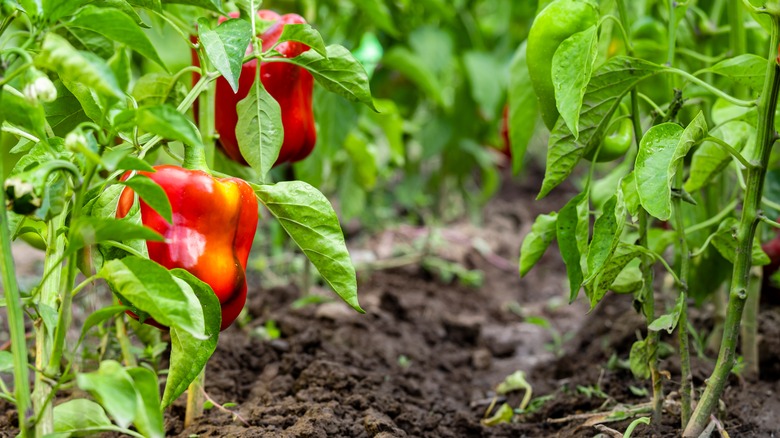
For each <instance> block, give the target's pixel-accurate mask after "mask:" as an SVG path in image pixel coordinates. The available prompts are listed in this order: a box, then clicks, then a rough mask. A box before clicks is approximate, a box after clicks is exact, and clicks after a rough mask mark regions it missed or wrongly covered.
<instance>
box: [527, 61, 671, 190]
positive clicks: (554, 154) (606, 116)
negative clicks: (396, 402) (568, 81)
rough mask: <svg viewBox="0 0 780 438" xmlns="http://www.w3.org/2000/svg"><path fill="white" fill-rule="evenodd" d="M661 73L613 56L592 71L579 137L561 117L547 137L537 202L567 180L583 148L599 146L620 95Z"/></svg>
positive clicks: (655, 67) (660, 69) (651, 66)
mask: <svg viewBox="0 0 780 438" xmlns="http://www.w3.org/2000/svg"><path fill="white" fill-rule="evenodd" d="M661 72H663V67H661V66H659V65H656V64H653V63H651V62H647V61H643V60H640V59H634V58H629V57H625V56H616V57H614V58H612V59H610V60H609V61H607V62H606V63H605V64H604V65H602V66H601V67H600V68H599V69H598V70H596V71H595V72H593V75H592V76H591V79H590V82H589V83H588V88H587V89H586V91H585V96H584V97H583V101H582V110H581V111H580V120H579V126H580V130H579V137H578V138H576V139H575V136H574V134H573V133H572V132H571V131H570V130H569V129H568V127H567V126H566V122H565V121H564V120H563V118H559V120H558V121H557V122H556V123H555V127H554V128H553V130H552V133H551V134H550V141H549V144H548V147H547V167H546V169H545V174H544V181H543V183H542V189H541V190H540V191H539V195H538V196H537V199H541V198H543V197H545V196H547V194H548V193H550V191H551V190H552V189H554V188H555V187H557V186H558V185H559V184H560V183H562V182H563V181H564V180H566V178H568V177H569V175H570V174H571V172H572V170H574V167H575V166H576V165H577V163H578V162H579V161H580V158H582V156H583V154H584V153H585V150H586V149H588V148H594V147H598V145H599V143H601V140H602V138H603V137H604V132H605V131H606V129H607V127H608V125H609V121H610V119H611V118H612V114H613V113H614V112H615V110H616V109H617V108H618V106H619V105H620V100H621V99H622V98H623V96H625V95H626V93H628V92H629V91H630V90H631V89H632V88H633V87H634V86H635V85H636V84H637V83H639V82H640V81H642V80H644V79H647V78H649V77H651V76H654V75H657V74H659V73H661Z"/></svg>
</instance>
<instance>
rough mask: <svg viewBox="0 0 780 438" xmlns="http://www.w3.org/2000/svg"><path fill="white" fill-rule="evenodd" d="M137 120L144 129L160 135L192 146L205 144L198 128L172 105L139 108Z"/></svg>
mask: <svg viewBox="0 0 780 438" xmlns="http://www.w3.org/2000/svg"><path fill="white" fill-rule="evenodd" d="M135 122H136V123H137V124H138V127H139V128H141V129H143V130H144V131H147V132H151V133H152V134H155V135H159V136H160V137H163V138H167V139H169V140H177V141H180V142H182V143H184V144H186V145H188V146H191V147H202V145H203V141H202V140H201V137H200V132H199V131H198V128H196V127H195V125H194V124H193V123H192V122H191V121H190V120H189V119H188V118H187V117H185V116H184V114H182V113H180V112H178V111H176V108H174V107H172V106H170V105H167V104H164V105H157V106H149V107H142V108H138V110H136V112H135Z"/></svg>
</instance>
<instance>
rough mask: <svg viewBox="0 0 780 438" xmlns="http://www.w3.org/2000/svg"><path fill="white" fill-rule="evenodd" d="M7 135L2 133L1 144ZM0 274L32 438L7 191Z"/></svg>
mask: <svg viewBox="0 0 780 438" xmlns="http://www.w3.org/2000/svg"><path fill="white" fill-rule="evenodd" d="M2 137H3V134H2V132H0V140H2ZM3 174H4V170H3V160H0V175H3ZM0 246H2V247H0V270H2V277H3V290H4V292H5V301H6V311H7V312H8V315H7V316H8V332H9V334H10V337H11V354H12V355H13V363H14V397H15V398H16V411H17V412H18V413H19V436H21V437H22V438H26V437H28V436H30V430H29V428H28V418H29V417H30V415H31V414H32V411H31V410H30V407H31V405H32V403H31V402H30V380H29V371H28V366H29V362H28V360H27V340H26V338H25V334H24V311H23V309H22V299H21V297H20V295H19V284H18V283H17V281H16V271H15V268H14V259H13V256H12V254H11V231H10V229H9V228H8V213H7V212H6V210H5V190H0Z"/></svg>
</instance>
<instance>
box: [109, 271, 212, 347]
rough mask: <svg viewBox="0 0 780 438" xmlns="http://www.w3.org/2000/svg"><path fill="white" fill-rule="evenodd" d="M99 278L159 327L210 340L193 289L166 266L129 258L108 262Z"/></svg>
mask: <svg viewBox="0 0 780 438" xmlns="http://www.w3.org/2000/svg"><path fill="white" fill-rule="evenodd" d="M98 275H99V276H100V277H101V278H104V279H105V280H106V281H107V282H108V284H109V285H110V286H111V289H112V290H113V291H115V292H117V293H119V294H120V295H121V296H122V297H124V298H126V299H127V300H129V301H130V303H132V305H133V306H135V307H136V308H138V309H140V310H142V311H144V312H146V313H148V314H149V315H150V316H151V317H152V318H154V319H155V320H156V321H157V322H158V323H160V324H162V325H164V326H167V327H171V329H173V328H179V329H182V330H183V331H186V332H187V333H189V334H190V335H192V336H193V337H195V338H198V339H204V340H205V339H207V338H208V336H207V335H205V334H204V316H203V310H202V308H201V305H200V302H199V301H198V299H197V297H196V295H195V293H194V292H193V290H192V287H191V286H189V285H188V284H187V283H186V282H184V281H183V280H180V279H178V278H174V277H173V276H172V275H171V273H170V272H169V271H168V270H167V269H165V268H164V267H163V266H160V265H159V264H157V263H155V262H153V261H151V260H148V259H142V258H139V257H136V256H128V257H125V258H122V259H115V260H110V261H108V262H106V263H105V264H104V265H103V268H102V269H101V270H100V272H99V273H98ZM125 304H127V303H125Z"/></svg>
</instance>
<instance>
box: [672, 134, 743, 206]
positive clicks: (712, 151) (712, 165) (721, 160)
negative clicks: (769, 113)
mask: <svg viewBox="0 0 780 438" xmlns="http://www.w3.org/2000/svg"><path fill="white" fill-rule="evenodd" d="M754 133H755V130H754V129H753V127H751V126H750V124H748V123H746V122H742V121H733V122H727V123H725V124H723V125H721V126H719V127H717V128H716V129H714V130H713V131H712V133H711V134H712V136H713V137H717V138H719V139H721V140H723V141H725V142H726V143H728V144H729V145H731V146H732V147H733V148H734V149H736V150H737V151H741V150H742V148H743V147H744V146H745V144H747V142H748V140H749V139H750V137H751V136H753V135H754ZM732 160H733V157H732V156H731V154H730V153H729V152H728V151H727V150H725V149H723V148H722V147H720V146H718V145H717V144H716V143H713V142H711V141H704V142H702V144H701V146H699V147H698V148H697V149H696V150H695V151H694V152H693V158H692V160H691V168H690V173H689V175H688V180H687V181H686V182H685V186H684V188H685V190H686V191H687V192H693V191H695V190H699V189H701V188H703V187H705V186H706V185H707V184H709V183H710V181H712V179H713V178H715V177H716V176H717V175H719V174H720V173H721V172H722V171H723V170H724V169H725V168H726V167H728V165H729V163H731V162H732Z"/></svg>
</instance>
